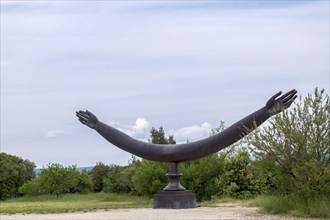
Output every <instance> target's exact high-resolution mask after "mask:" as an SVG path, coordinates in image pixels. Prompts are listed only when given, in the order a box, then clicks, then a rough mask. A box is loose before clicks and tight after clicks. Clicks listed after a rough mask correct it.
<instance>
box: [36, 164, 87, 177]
mask: <svg viewBox="0 0 330 220" xmlns="http://www.w3.org/2000/svg"><path fill="white" fill-rule="evenodd" d="M93 167H94V166H89V167H77V168H78V170H79V171H80V172H81V171H83V170H86V171H87V172H89V171H91V170H92V169H93ZM41 170H42V168H35V169H34V173H35V174H36V175H38V174H39V173H40V172H41Z"/></svg>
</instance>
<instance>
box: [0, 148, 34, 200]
mask: <svg viewBox="0 0 330 220" xmlns="http://www.w3.org/2000/svg"><path fill="white" fill-rule="evenodd" d="M0 167H1V169H0V199H1V200H5V199H8V198H12V197H16V196H18V188H19V187H20V186H21V185H22V184H23V183H24V182H26V181H28V180H31V179H32V178H33V177H34V172H33V169H34V168H35V164H34V163H33V162H31V161H29V160H24V159H22V158H20V157H17V156H14V155H10V154H6V153H0Z"/></svg>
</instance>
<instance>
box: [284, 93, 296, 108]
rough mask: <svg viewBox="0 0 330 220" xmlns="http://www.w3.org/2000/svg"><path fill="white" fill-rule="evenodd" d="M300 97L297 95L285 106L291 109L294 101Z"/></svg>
mask: <svg viewBox="0 0 330 220" xmlns="http://www.w3.org/2000/svg"><path fill="white" fill-rule="evenodd" d="M297 97H298V96H297V95H295V96H294V97H293V98H292V99H291V100H290V101H288V102H287V103H286V104H285V105H286V106H287V108H289V107H290V105H291V104H292V103H293V101H294V100H295V99H296V98H297Z"/></svg>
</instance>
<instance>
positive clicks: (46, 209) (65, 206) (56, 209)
mask: <svg viewBox="0 0 330 220" xmlns="http://www.w3.org/2000/svg"><path fill="white" fill-rule="evenodd" d="M144 207H152V199H151V198H149V197H140V196H131V195H129V194H111V193H92V194H86V195H80V194H66V195H60V196H50V195H43V196H26V197H22V198H17V199H11V200H7V201H3V202H1V209H0V213H7V214H14V213H64V212H76V211H83V212H88V211H95V210H97V209H104V210H108V209H117V208H144Z"/></svg>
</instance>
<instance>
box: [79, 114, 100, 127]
mask: <svg viewBox="0 0 330 220" xmlns="http://www.w3.org/2000/svg"><path fill="white" fill-rule="evenodd" d="M76 116H77V117H78V119H79V121H80V122H81V123H83V124H84V125H86V126H88V127H90V128H93V129H94V128H95V126H96V124H97V122H98V121H99V120H98V119H97V117H96V116H95V115H94V114H93V113H91V112H89V111H87V110H86V111H85V112H84V111H79V112H76Z"/></svg>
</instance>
